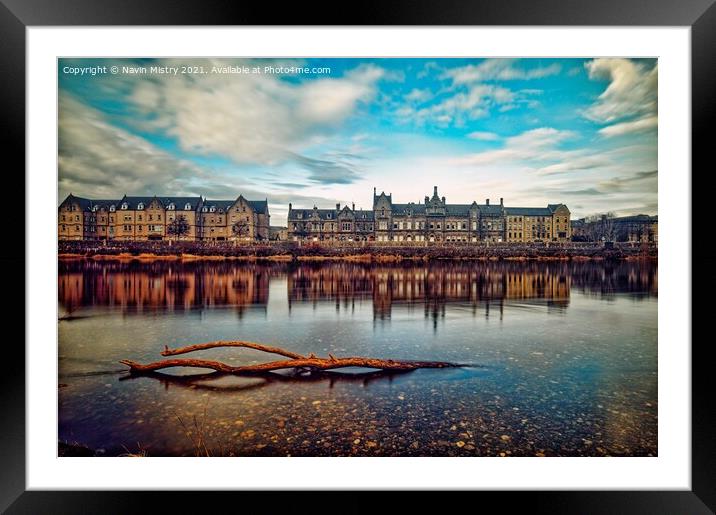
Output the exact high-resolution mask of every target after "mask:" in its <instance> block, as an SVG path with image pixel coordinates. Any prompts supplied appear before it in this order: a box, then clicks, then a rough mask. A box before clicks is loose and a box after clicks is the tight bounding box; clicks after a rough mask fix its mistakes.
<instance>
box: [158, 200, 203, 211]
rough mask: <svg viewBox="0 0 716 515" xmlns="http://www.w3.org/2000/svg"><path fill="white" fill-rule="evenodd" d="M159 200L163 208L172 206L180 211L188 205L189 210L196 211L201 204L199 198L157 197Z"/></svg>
mask: <svg viewBox="0 0 716 515" xmlns="http://www.w3.org/2000/svg"><path fill="white" fill-rule="evenodd" d="M159 200H161V202H162V203H163V204H164V206H168V205H169V204H174V206H175V209H180V210H183V209H184V206H186V205H187V204H189V205H190V207H191V210H192V211H196V210H197V208H198V207H199V205H200V204H201V197H159Z"/></svg>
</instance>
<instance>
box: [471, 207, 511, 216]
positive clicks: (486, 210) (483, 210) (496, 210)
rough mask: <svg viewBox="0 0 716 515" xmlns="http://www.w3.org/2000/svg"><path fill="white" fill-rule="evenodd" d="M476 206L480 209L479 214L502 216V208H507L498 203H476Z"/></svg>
mask: <svg viewBox="0 0 716 515" xmlns="http://www.w3.org/2000/svg"><path fill="white" fill-rule="evenodd" d="M477 207H478V209H480V216H485V215H487V216H502V212H503V211H502V210H503V209H507V208H505V207H504V206H501V205H500V204H494V205H493V204H478V205H477Z"/></svg>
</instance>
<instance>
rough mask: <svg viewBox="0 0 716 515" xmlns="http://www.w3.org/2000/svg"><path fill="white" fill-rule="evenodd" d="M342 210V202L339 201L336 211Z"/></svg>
mask: <svg viewBox="0 0 716 515" xmlns="http://www.w3.org/2000/svg"><path fill="white" fill-rule="evenodd" d="M340 210H341V203H340V202H339V203H338V204H336V211H340Z"/></svg>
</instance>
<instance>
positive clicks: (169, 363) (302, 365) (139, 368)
mask: <svg viewBox="0 0 716 515" xmlns="http://www.w3.org/2000/svg"><path fill="white" fill-rule="evenodd" d="M216 347H245V348H250V349H254V350H259V351H263V352H268V353H271V354H280V355H282V356H287V357H290V358H291V359H287V360H281V361H271V362H268V363H259V364H256V365H243V366H238V367H235V366H231V365H227V364H226V363H222V362H220V361H211V360H206V359H186V358H174V359H165V360H162V361H155V362H154V363H146V364H141V363H137V362H135V361H131V360H128V359H123V360H121V361H120V363H122V364H124V365H127V366H128V367H129V368H130V371H132V372H139V373H143V372H153V371H155V370H161V369H164V368H173V367H193V368H208V369H213V370H216V371H217V372H223V373H226V374H246V375H251V374H262V373H266V372H272V371H274V370H282V369H290V368H295V369H303V370H306V371H308V372H310V371H322V370H333V369H336V368H346V367H361V368H374V369H378V370H415V369H418V368H448V367H459V366H461V365H458V364H456V363H449V362H446V361H402V360H392V359H378V358H364V357H358V356H353V357H347V358H336V357H334V356H333V355H332V354H329V355H328V357H327V358H320V357H316V356H315V355H313V354H310V355H309V356H302V355H301V354H296V353H293V352H290V351H287V350H284V349H280V348H277V347H269V346H267V345H262V344H259V343H252V342H243V341H217V342H209V343H200V344H197V345H189V346H187V347H181V348H178V349H173V350H172V349H169V348H168V347H166V346H165V347H164V351H162V353H161V354H162V356H173V355H176V354H185V353H187V352H194V351H197V350H204V349H212V348H216Z"/></svg>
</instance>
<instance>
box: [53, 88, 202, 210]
mask: <svg viewBox="0 0 716 515" xmlns="http://www.w3.org/2000/svg"><path fill="white" fill-rule="evenodd" d="M58 130H59V156H58V163H59V194H60V196H61V197H64V196H65V195H67V194H68V193H70V192H72V193H74V194H76V195H80V196H82V195H84V196H90V197H91V198H109V199H113V198H118V196H119V197H121V196H122V194H124V193H127V194H147V193H148V192H156V193H157V194H161V193H173V194H185V193H186V194H188V193H192V192H191V191H190V189H188V188H187V184H188V182H189V181H190V180H191V179H192V178H194V177H202V176H205V171H204V170H202V169H201V168H199V167H197V166H196V165H195V164H193V163H191V162H189V161H185V160H182V159H177V158H176V157H174V156H173V155H171V154H169V153H167V152H165V151H163V150H161V149H159V148H157V147H156V146H154V145H152V144H151V143H149V142H148V141H147V140H145V139H143V138H141V137H139V136H136V135H134V134H132V133H130V132H127V131H126V130H124V129H121V128H118V127H116V126H114V125H112V124H110V123H109V122H108V121H107V119H106V118H105V116H104V115H103V114H102V113H100V112H99V111H97V110H95V109H92V108H91V107H88V106H86V105H84V104H82V103H81V102H79V101H77V100H76V99H74V98H72V97H70V96H68V95H67V94H65V93H60V97H59V122H58Z"/></svg>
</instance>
